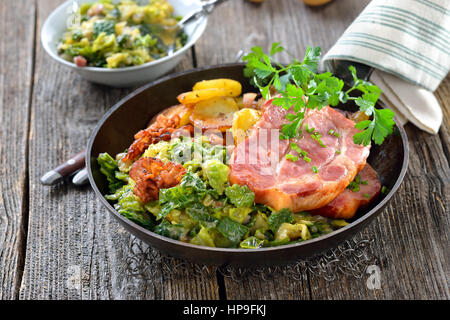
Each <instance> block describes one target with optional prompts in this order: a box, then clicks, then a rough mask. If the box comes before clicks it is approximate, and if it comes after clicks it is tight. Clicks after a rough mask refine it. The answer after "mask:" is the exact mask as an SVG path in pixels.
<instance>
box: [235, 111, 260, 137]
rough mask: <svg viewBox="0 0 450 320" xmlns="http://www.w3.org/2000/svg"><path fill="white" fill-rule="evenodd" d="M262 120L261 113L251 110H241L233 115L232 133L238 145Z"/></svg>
mask: <svg viewBox="0 0 450 320" xmlns="http://www.w3.org/2000/svg"><path fill="white" fill-rule="evenodd" d="M260 118H261V112H260V111H258V110H255V109H250V108H244V109H241V110H239V111H238V112H236V113H235V114H234V115H233V124H232V132H233V137H234V141H235V143H236V145H237V144H239V143H241V142H242V141H243V140H244V139H245V138H246V137H247V135H248V131H249V129H250V128H251V127H253V125H254V124H255V123H256V122H258V120H259V119H260Z"/></svg>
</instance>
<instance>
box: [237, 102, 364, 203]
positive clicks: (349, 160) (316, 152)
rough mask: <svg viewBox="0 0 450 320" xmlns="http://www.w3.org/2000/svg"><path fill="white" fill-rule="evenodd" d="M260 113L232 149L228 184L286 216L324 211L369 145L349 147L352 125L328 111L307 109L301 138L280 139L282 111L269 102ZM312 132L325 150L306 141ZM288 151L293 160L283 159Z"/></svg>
mask: <svg viewBox="0 0 450 320" xmlns="http://www.w3.org/2000/svg"><path fill="white" fill-rule="evenodd" d="M263 110H264V111H263V115H262V117H261V119H260V120H259V121H258V122H257V123H256V124H255V126H254V127H253V129H252V132H251V133H250V135H249V137H248V138H247V139H246V140H244V141H243V142H242V143H240V144H239V145H237V146H236V148H235V150H234V152H233V155H232V157H231V161H230V167H231V172H230V181H231V183H232V184H240V185H247V186H248V187H249V188H250V189H251V190H253V192H254V193H255V202H257V203H262V204H266V205H268V206H270V207H272V208H274V209H275V210H280V209H283V208H288V209H290V210H291V211H292V212H299V211H306V210H313V209H317V208H321V207H324V206H325V205H327V204H328V203H330V202H331V201H333V200H334V199H335V198H336V197H337V196H338V195H339V194H340V193H342V192H343V191H344V190H345V188H346V187H347V185H348V184H349V183H350V182H351V181H352V180H353V179H354V178H355V176H356V174H357V173H358V171H360V170H361V169H362V168H363V167H364V165H365V164H366V159H367V157H368V155H369V149H370V147H364V146H361V145H356V144H354V143H353V135H354V134H355V133H357V132H358V130H357V129H356V128H355V123H354V122H353V121H351V120H349V119H347V118H345V116H343V115H342V114H341V113H339V112H338V111H336V110H334V109H332V108H330V107H325V108H322V109H321V110H308V111H307V112H306V115H305V119H304V121H303V124H302V137H301V138H300V139H290V140H280V139H279V133H280V129H281V128H282V126H283V125H284V124H285V123H287V122H288V121H287V120H286V115H287V111H286V110H284V109H283V108H281V107H278V106H274V105H273V104H272V103H271V101H267V102H266V104H265V106H264V109H263ZM306 126H307V127H306ZM307 128H308V129H309V131H310V132H307V131H306V129H307ZM312 129H314V130H312ZM314 132H316V133H320V134H321V135H322V137H321V138H320V140H321V142H322V143H323V145H325V147H323V146H321V145H320V144H319V142H318V141H316V140H314V139H313V138H312V137H311V134H312V133H314ZM330 133H331V134H330ZM292 143H296V144H297V145H298V147H299V148H300V149H301V150H303V151H305V152H306V153H307V158H305V159H306V161H305V160H304V159H303V157H302V156H301V155H299V154H298V153H297V151H295V150H293V149H292V148H291V144H292ZM288 153H289V154H292V155H295V156H298V160H297V161H295V162H293V161H291V160H287V159H286V155H287V154H288ZM308 158H309V159H310V161H309V162H308V160H309V159H308ZM316 169H317V170H316Z"/></svg>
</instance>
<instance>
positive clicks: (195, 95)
mask: <svg viewBox="0 0 450 320" xmlns="http://www.w3.org/2000/svg"><path fill="white" fill-rule="evenodd" d="M241 93H242V85H241V84H240V83H239V82H238V81H235V80H231V79H215V80H205V81H200V82H197V83H196V84H195V85H194V87H193V91H189V92H185V93H182V94H180V95H179V96H178V101H179V102H180V103H181V104H184V105H190V104H196V103H198V102H200V101H205V100H209V99H212V98H217V97H238V96H240V95H241Z"/></svg>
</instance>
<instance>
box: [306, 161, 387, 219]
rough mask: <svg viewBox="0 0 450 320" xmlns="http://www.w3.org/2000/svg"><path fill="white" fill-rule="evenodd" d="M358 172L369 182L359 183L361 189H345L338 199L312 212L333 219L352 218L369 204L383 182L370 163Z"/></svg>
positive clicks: (361, 177)
mask: <svg viewBox="0 0 450 320" xmlns="http://www.w3.org/2000/svg"><path fill="white" fill-rule="evenodd" d="M358 174H359V176H360V179H361V181H366V182H367V183H366V184H360V185H359V191H356V192H354V191H352V190H350V189H345V190H344V192H342V193H341V194H340V195H339V196H338V197H337V198H336V199H334V200H333V201H331V202H330V203H329V204H327V205H326V206H324V207H322V208H319V209H316V210H313V211H311V214H316V215H321V216H324V217H328V218H332V219H351V218H353V217H354V216H355V213H356V211H358V209H359V208H363V207H366V206H368V205H369V203H370V202H371V201H372V200H373V199H375V198H376V197H377V196H378V195H379V193H380V190H381V182H380V180H379V179H378V175H377V173H376V172H375V170H374V169H373V168H372V167H371V166H370V165H369V164H368V163H366V166H365V167H364V168H363V169H362V170H361V171H360V172H359V173H358Z"/></svg>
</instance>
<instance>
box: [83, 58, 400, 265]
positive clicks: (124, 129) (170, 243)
mask: <svg viewBox="0 0 450 320" xmlns="http://www.w3.org/2000/svg"><path fill="white" fill-rule="evenodd" d="M243 66H244V65H243V64H228V65H220V66H215V67H206V68H199V69H194V70H191V71H187V72H182V73H178V74H173V75H170V76H167V77H165V78H163V79H160V80H158V81H156V82H153V83H150V84H148V85H146V86H144V87H142V88H140V89H138V90H136V91H135V92H133V93H131V94H130V95H128V96H127V97H126V98H124V99H122V100H121V101H120V102H118V103H117V104H116V105H114V106H113V107H112V108H111V109H110V110H109V111H108V112H107V113H106V114H105V115H104V116H103V118H102V119H101V120H100V122H99V123H98V125H97V127H96V128H95V130H94V132H93V134H92V136H91V138H90V140H89V144H88V148H87V157H86V166H87V168H88V173H89V181H90V183H91V185H92V188H93V189H94V191H95V193H96V195H97V196H98V197H99V198H100V200H101V202H102V203H103V205H104V206H105V207H106V208H107V209H108V211H109V212H110V213H111V214H112V215H113V216H114V217H115V218H116V219H117V220H118V221H119V223H120V224H121V225H122V226H123V227H125V228H126V229H127V230H128V231H130V232H131V233H132V234H134V235H135V236H136V237H138V238H140V239H142V240H143V241H145V242H146V243H148V244H149V245H151V246H153V247H155V248H156V249H158V250H160V251H162V252H164V253H166V254H169V255H172V256H175V257H179V258H183V259H187V260H190V261H193V262H197V263H202V264H213V265H225V264H234V265H241V266H263V265H264V266H267V265H281V264H287V263H291V262H295V261H297V260H299V259H302V258H305V257H307V256H310V255H313V254H316V253H319V252H321V251H323V250H327V249H330V248H333V247H335V246H337V245H338V244H339V243H340V242H342V241H343V240H346V239H348V238H350V237H352V236H353V235H354V234H355V233H357V232H359V231H361V230H362V229H363V228H365V227H366V226H367V225H368V224H369V223H370V222H372V221H373V220H374V219H375V218H376V217H377V216H378V215H379V214H380V213H381V212H382V210H383V208H384V207H385V206H386V204H387V203H388V201H389V200H390V199H391V198H392V196H393V195H394V194H395V192H396V191H397V189H398V187H399V186H400V184H401V182H402V180H403V178H404V176H405V173H406V169H407V166H408V140H407V137H406V133H405V131H404V129H403V128H402V127H401V126H399V125H397V126H396V128H395V132H394V134H393V135H391V136H390V137H388V138H387V139H386V140H385V142H384V143H383V145H381V146H372V149H371V153H370V157H369V159H368V162H369V163H370V164H371V165H372V166H373V167H374V168H375V170H376V171H377V172H378V174H379V176H380V180H381V182H382V184H383V185H384V186H386V187H387V188H388V189H389V190H390V191H389V193H388V194H385V195H381V196H380V197H379V198H378V200H376V201H375V202H374V203H372V205H371V206H370V207H369V208H366V209H364V210H362V211H361V212H358V213H357V215H356V217H355V218H354V219H353V220H352V221H351V223H350V224H349V225H348V226H346V227H344V228H342V229H339V230H337V231H335V232H333V233H331V234H328V235H325V236H322V237H319V238H316V239H313V240H309V241H305V242H301V243H297V244H292V245H284V246H279V247H272V248H262V249H256V250H248V249H225V248H211V247H202V246H197V245H191V244H188V243H184V242H181V241H176V240H172V239H169V238H166V237H163V236H160V235H158V234H155V233H153V232H151V231H149V230H147V229H145V228H142V227H141V226H139V225H137V224H135V223H133V222H132V221H130V220H128V219H126V218H124V217H123V216H121V215H120V214H119V213H118V212H116V211H115V210H114V208H113V206H112V205H111V204H110V203H109V202H108V201H107V200H106V199H105V198H104V195H105V194H106V193H107V181H106V178H105V176H103V175H102V174H101V173H100V171H99V166H98V164H97V161H96V158H97V156H98V154H99V153H102V152H108V153H109V154H111V155H115V154H117V153H119V152H122V151H123V150H125V149H126V148H127V147H128V146H129V145H130V144H131V143H132V142H133V140H134V138H133V136H134V134H135V133H136V132H138V131H139V130H141V129H143V128H145V127H146V126H147V124H148V122H149V120H150V119H152V117H153V116H155V115H156V114H157V113H159V112H160V111H162V110H163V109H165V108H167V107H170V106H172V105H175V104H177V100H176V97H177V95H178V94H180V93H182V92H186V91H190V90H191V89H192V86H193V85H194V83H196V82H197V81H201V80H208V79H214V78H231V79H235V80H237V81H240V82H241V83H242V84H243V92H252V91H255V88H253V87H252V86H250V84H249V83H248V80H247V79H246V78H245V77H244V76H243ZM340 108H341V109H344V110H349V111H355V106H354V105H351V104H349V105H343V106H340ZM377 223H383V221H382V220H378V221H377ZM378 236H379V237H382V236H383V235H382V234H380V235H378Z"/></svg>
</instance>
